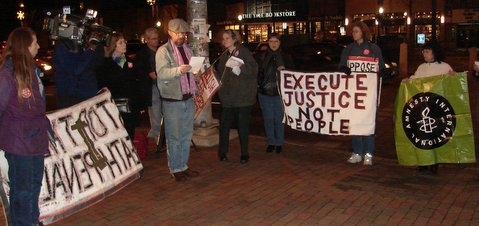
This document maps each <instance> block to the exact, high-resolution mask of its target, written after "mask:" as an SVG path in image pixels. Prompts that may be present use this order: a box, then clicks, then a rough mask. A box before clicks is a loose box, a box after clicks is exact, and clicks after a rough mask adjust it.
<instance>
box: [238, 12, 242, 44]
mask: <svg viewBox="0 0 479 226" xmlns="http://www.w3.org/2000/svg"><path fill="white" fill-rule="evenodd" d="M242 20H243V15H238V21H239V28H238V31H239V33H240V35H241V40H243V30H242V29H241V21H242Z"/></svg>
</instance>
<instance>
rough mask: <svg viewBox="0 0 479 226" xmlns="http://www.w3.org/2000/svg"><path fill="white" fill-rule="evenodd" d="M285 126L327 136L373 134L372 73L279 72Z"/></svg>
mask: <svg viewBox="0 0 479 226" xmlns="http://www.w3.org/2000/svg"><path fill="white" fill-rule="evenodd" d="M279 88H280V94H281V97H282V101H283V105H284V109H285V123H286V124H287V125H289V126H290V127H291V128H292V129H295V130H298V131H304V132H314V133H320V134H328V135H371V134H374V132H375V123H376V122H375V121H376V109H377V97H378V78H377V75H376V73H369V72H353V73H351V74H350V75H347V74H344V73H342V72H315V73H306V72H297V71H288V70H283V71H281V79H280V86H279Z"/></svg>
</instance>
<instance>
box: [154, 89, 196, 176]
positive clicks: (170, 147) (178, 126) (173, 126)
mask: <svg viewBox="0 0 479 226" xmlns="http://www.w3.org/2000/svg"><path fill="white" fill-rule="evenodd" d="M162 104H163V106H162V108H163V119H164V124H165V138H166V147H167V151H166V152H167V154H168V166H169V168H170V172H171V173H177V172H181V171H184V170H186V169H188V159H189V157H190V146H191V139H192V138H193V117H194V114H195V103H194V102H193V98H189V99H187V100H184V101H162Z"/></svg>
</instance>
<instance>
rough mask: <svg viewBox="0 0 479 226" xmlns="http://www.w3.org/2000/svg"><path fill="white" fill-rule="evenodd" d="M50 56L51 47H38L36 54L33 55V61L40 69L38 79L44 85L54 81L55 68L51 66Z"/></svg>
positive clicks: (51, 54) (51, 56)
mask: <svg viewBox="0 0 479 226" xmlns="http://www.w3.org/2000/svg"><path fill="white" fill-rule="evenodd" d="M52 58H53V50H52V49H39V50H38V53H37V56H36V57H35V63H36V64H37V67H39V68H40V70H41V71H42V72H41V73H40V79H41V80H42V82H43V84H44V85H49V84H52V83H54V82H55V78H54V76H55V70H54V68H53V63H52Z"/></svg>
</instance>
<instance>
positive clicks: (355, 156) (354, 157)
mask: <svg viewBox="0 0 479 226" xmlns="http://www.w3.org/2000/svg"><path fill="white" fill-rule="evenodd" d="M361 160H363V158H361V155H359V154H356V153H352V154H351V157H349V159H348V162H349V163H358V162H361Z"/></svg>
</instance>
